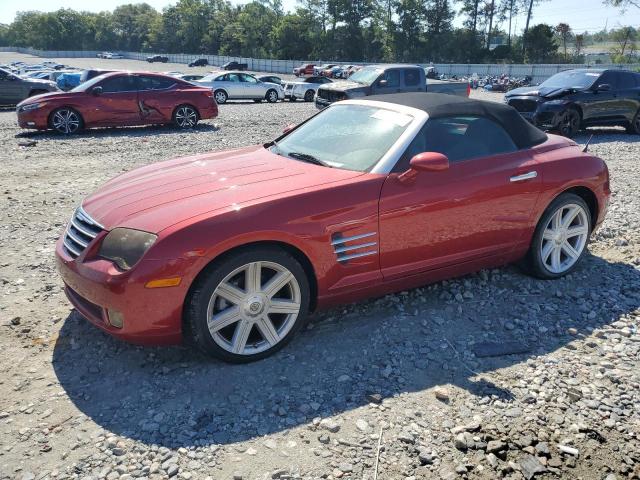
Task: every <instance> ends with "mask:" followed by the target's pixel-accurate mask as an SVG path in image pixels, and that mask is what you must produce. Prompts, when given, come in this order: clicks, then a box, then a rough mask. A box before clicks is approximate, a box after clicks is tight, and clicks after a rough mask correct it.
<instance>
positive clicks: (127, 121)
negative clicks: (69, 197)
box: [17, 72, 218, 130]
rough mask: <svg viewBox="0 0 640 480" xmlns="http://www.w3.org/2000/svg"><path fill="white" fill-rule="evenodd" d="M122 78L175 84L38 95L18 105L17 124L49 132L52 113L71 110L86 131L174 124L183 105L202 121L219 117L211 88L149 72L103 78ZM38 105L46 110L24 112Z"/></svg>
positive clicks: (105, 77)
mask: <svg viewBox="0 0 640 480" xmlns="http://www.w3.org/2000/svg"><path fill="white" fill-rule="evenodd" d="M122 75H144V76H147V77H158V78H163V79H167V78H169V79H172V80H174V81H175V84H174V86H173V87H171V88H167V89H163V90H139V91H131V92H105V93H103V94H101V95H97V96H96V95H92V94H91V92H88V91H87V92H81V91H78V92H73V91H71V92H52V93H45V94H43V95H36V96H34V97H30V98H28V99H26V100H24V101H23V102H21V103H20V104H18V106H17V114H18V124H19V125H20V127H22V128H33V129H38V130H45V129H48V128H49V118H50V115H51V113H52V112H53V111H54V110H56V109H58V108H62V107H71V108H73V109H74V110H76V111H77V112H78V113H80V115H81V116H82V120H83V122H84V126H85V127H86V128H91V127H118V126H133V125H153V124H164V123H171V122H172V121H173V112H174V111H175V109H176V107H178V106H179V105H184V104H188V105H192V106H194V107H195V108H196V110H197V111H198V113H199V116H200V119H209V118H215V117H217V116H218V106H217V104H216V102H215V100H214V98H213V93H212V91H211V89H209V88H204V87H198V86H196V85H192V84H190V83H188V82H184V81H182V80H178V79H175V78H173V77H168V76H166V75H159V74H153V73H147V72H140V73H127V72H113V73H109V74H106V75H103V76H102V77H103V79H105V80H106V79H109V78H113V77H117V76H122ZM99 85H100V83H97V84H96V85H95V86H99ZM35 103H41V104H43V106H42V107H41V108H38V109H35V110H28V111H24V110H22V109H21V107H23V106H25V105H30V104H35Z"/></svg>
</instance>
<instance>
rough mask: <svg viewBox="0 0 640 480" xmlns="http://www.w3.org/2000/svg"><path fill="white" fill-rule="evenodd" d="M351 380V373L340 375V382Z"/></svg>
mask: <svg viewBox="0 0 640 480" xmlns="http://www.w3.org/2000/svg"><path fill="white" fill-rule="evenodd" d="M350 380H351V377H350V376H349V375H340V376H339V377H338V382H340V383H344V382H348V381H350Z"/></svg>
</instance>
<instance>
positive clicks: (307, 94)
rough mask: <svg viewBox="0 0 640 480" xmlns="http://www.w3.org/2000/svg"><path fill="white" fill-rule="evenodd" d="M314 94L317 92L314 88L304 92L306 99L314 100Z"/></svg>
mask: <svg viewBox="0 0 640 480" xmlns="http://www.w3.org/2000/svg"><path fill="white" fill-rule="evenodd" d="M314 95H315V92H314V91H313V90H307V91H306V92H305V94H304V101H305V102H313V97H314Z"/></svg>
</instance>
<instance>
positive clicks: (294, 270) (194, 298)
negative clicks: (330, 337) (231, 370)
mask: <svg viewBox="0 0 640 480" xmlns="http://www.w3.org/2000/svg"><path fill="white" fill-rule="evenodd" d="M253 262H270V263H272V264H277V265H279V266H282V267H284V268H285V269H286V270H288V271H289V272H290V273H291V274H292V275H293V277H295V281H297V285H298V286H299V298H300V309H299V312H298V313H297V316H296V317H295V319H293V320H291V321H292V322H293V325H292V326H289V328H288V331H287V333H286V334H283V336H282V338H281V339H280V340H279V341H278V342H277V343H275V345H272V346H271V347H269V348H267V349H265V350H263V351H261V352H259V353H255V354H238V353H234V352H231V351H229V350H227V349H225V348H223V347H222V346H220V345H219V344H218V343H217V342H216V340H214V338H213V334H212V333H211V331H210V330H209V327H208V325H207V317H208V315H209V303H210V301H211V300H212V298H213V296H214V292H216V289H217V288H218V286H219V285H220V284H221V283H222V282H223V281H225V279H227V277H228V276H229V275H230V274H232V273H233V272H234V271H236V270H237V269H239V268H242V267H243V266H245V265H248V264H251V263H253ZM262 271H263V272H266V273H268V268H267V267H265V268H263V269H262ZM227 280H229V279H227ZM265 285H266V282H265ZM287 285H288V284H285V286H284V287H283V288H285V289H286V288H288V286H287ZM309 292H310V290H309V280H308V278H307V276H306V273H305V271H304V269H303V268H302V266H301V265H300V263H299V262H298V261H297V260H296V259H295V258H294V257H293V256H292V255H290V254H289V253H287V252H286V251H284V250H282V249H280V248H277V247H271V246H265V247H255V248H250V249H246V250H240V251H239V252H238V253H236V254H233V255H230V256H228V257H226V258H223V259H221V260H220V261H219V262H214V263H213V264H212V265H210V266H209V267H207V268H206V269H205V271H204V272H203V273H202V274H201V275H200V276H199V278H198V280H197V281H196V282H195V284H194V285H193V287H192V289H191V292H190V294H189V296H188V297H187V300H186V303H185V317H184V331H185V332H184V333H185V339H186V340H187V341H188V342H189V343H192V344H194V345H195V346H196V347H197V348H198V349H199V350H200V351H202V352H203V353H204V354H206V355H209V356H212V357H215V358H218V359H220V360H223V361H226V362H232V363H248V362H253V361H256V360H260V359H262V358H265V357H267V356H269V355H272V354H274V353H275V352H277V351H278V350H280V349H281V348H283V347H284V346H285V345H286V344H287V343H289V341H291V338H293V336H294V335H295V334H296V332H298V331H299V330H300V329H301V328H302V326H303V325H304V323H305V320H306V316H307V313H308V310H309V301H310V299H309V295H310V293H309ZM225 303H226V302H225ZM214 305H215V303H214ZM251 307H253V303H252V304H251ZM225 308H228V309H229V306H228V304H227V305H226V307H225ZM231 308H233V307H231ZM223 311H225V310H223ZM242 311H243V312H244V311H245V310H242ZM243 315H245V314H243ZM241 322H242V321H241ZM241 322H238V323H230V324H228V325H227V327H224V328H231V329H232V330H233V334H234V335H235V333H236V332H235V330H237V329H238V328H240V324H241ZM289 325H290V324H289ZM273 326H274V328H275V323H274V325H273ZM254 329H255V330H254ZM222 331H223V329H220V330H219V332H222ZM249 332H250V333H251V334H253V335H256V334H260V331H259V329H258V328H257V327H256V326H255V325H253V326H251V327H249ZM217 338H218V337H217ZM220 338H221V337H220ZM234 338H235V337H234ZM246 338H247V339H248V340H247V344H249V341H250V339H251V338H252V337H251V336H250V335H249V334H247V337H246ZM265 338H266V337H265ZM218 341H220V340H218ZM252 345H254V344H252ZM255 345H258V344H255Z"/></svg>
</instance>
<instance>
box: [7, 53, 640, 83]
mask: <svg viewBox="0 0 640 480" xmlns="http://www.w3.org/2000/svg"><path fill="white" fill-rule="evenodd" d="M0 52H19V53H26V54H29V55H35V56H38V57H45V58H92V57H95V56H96V55H97V54H98V53H99V52H98V51H60V50H36V49H33V48H23V47H0ZM120 53H122V54H123V55H124V57H125V58H129V59H133V60H145V59H146V58H147V57H148V56H150V55H155V53H140V52H120ZM163 55H164V56H166V57H168V58H169V62H171V63H182V64H188V63H189V62H192V61H194V60H196V59H198V58H206V59H207V60H208V62H209V64H211V65H214V66H218V67H219V66H222V65H223V64H225V63H227V62H229V61H232V60H235V61H237V62H240V63H246V64H247V65H248V67H249V70H254V71H258V72H272V73H292V72H293V69H294V68H295V67H297V66H299V65H301V64H303V63H315V64H322V63H336V62H331V61H325V60H315V61H309V60H274V59H269V58H244V57H228V56H220V55H198V54H186V53H170V54H163ZM338 63H341V64H350V63H354V64H362V63H363V62H338ZM422 65H423V66H428V65H430V64H422ZM433 66H434V67H436V69H437V70H438V72H439V73H441V74H445V75H447V76H449V77H450V76H452V75H457V76H458V77H462V76H470V75H472V74H474V73H477V74H478V75H480V76H485V75H501V74H503V73H504V74H507V75H509V76H512V77H524V76H525V75H529V76H531V77H532V79H533V82H535V83H539V82H542V81H544V80H545V79H547V78H549V77H550V76H551V75H553V74H555V73H558V72H560V71H563V70H567V69H570V68H588V67H597V68H619V69H629V68H631V69H637V68H638V65H637V64H632V65H625V64H607V65H605V64H599V65H593V64H486V63H485V64H483V63H478V64H450V63H442V64H440V63H437V64H433Z"/></svg>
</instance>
